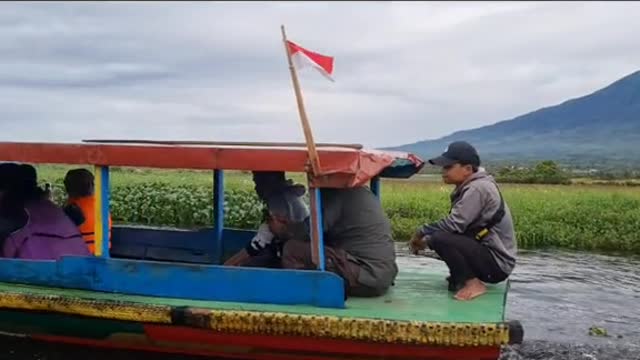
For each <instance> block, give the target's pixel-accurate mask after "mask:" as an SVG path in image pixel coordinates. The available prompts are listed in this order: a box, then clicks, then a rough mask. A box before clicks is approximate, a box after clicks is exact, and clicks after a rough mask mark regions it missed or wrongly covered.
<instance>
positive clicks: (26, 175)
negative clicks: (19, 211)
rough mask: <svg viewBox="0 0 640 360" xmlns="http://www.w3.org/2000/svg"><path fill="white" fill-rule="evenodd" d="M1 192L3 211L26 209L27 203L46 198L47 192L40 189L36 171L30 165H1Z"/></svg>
mask: <svg viewBox="0 0 640 360" xmlns="http://www.w3.org/2000/svg"><path fill="white" fill-rule="evenodd" d="M0 190H2V191H4V192H6V193H5V196H4V197H3V204H2V207H3V211H11V209H16V208H21V207H24V205H25V203H26V202H29V201H32V200H39V199H43V198H45V197H46V191H45V190H43V189H42V188H40V187H38V177H37V173H36V169H35V168H34V167H33V166H32V165H29V164H16V163H2V164H0Z"/></svg>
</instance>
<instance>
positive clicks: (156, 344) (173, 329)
mask: <svg viewBox="0 0 640 360" xmlns="http://www.w3.org/2000/svg"><path fill="white" fill-rule="evenodd" d="M0 319H2V320H0V331H2V332H4V333H11V334H15V335H18V336H26V337H28V338H31V339H33V340H38V341H46V342H52V343H60V344H72V345H78V346H91V347H101V348H112V349H125V350H137V351H152V352H160V353H173V354H176V353H177V354H185V355H194V356H207V357H215V358H224V359H255V360H275V359H283V360H286V359H292V360H293V359H300V360H324V359H482V360H484V359H497V358H498V357H499V353H500V347H499V346H472V347H460V346H425V345H410V344H386V343H380V342H367V341H350V340H343V339H327V338H314V337H303V336H285V335H259V334H242V333H224V332H218V331H214V330H210V329H197V328H191V327H186V326H175V325H159V324H149V323H137V322H131V321H114V320H107V319H98V318H90V317H83V316H73V315H64V314H52V313H47V312H30V311H0Z"/></svg>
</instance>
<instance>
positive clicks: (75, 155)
mask: <svg viewBox="0 0 640 360" xmlns="http://www.w3.org/2000/svg"><path fill="white" fill-rule="evenodd" d="M318 157H319V158H320V164H321V168H322V174H321V175H320V176H318V177H316V178H314V179H312V184H313V185H315V186H320V187H353V186H361V185H364V184H366V183H367V182H368V181H369V180H370V179H371V178H373V177H375V176H378V175H381V173H383V171H385V172H386V174H382V175H383V176H389V177H409V176H411V175H413V174H415V173H416V172H417V171H419V170H420V168H421V167H422V166H423V165H424V162H423V161H422V160H421V159H420V158H418V157H417V156H415V155H412V154H408V153H402V152H389V151H379V150H365V149H355V148H349V147H321V148H318ZM0 161H15V162H25V163H44V164H78V165H103V166H104V165H108V166H131V167H153V168H165V169H225V170H248V171H287V172H305V171H306V170H307V167H306V166H307V161H308V156H307V150H306V148H305V147H301V146H298V147H295V146H292V147H285V146H282V147H280V146H276V147H273V146H220V145H216V146H209V145H157V144H154V145H145V144H126V145H125V144H93V143H80V144H78V143H75V144H68V143H66V144H65V143H11V142H0ZM395 167H398V169H399V170H398V171H395V170H394V168H395Z"/></svg>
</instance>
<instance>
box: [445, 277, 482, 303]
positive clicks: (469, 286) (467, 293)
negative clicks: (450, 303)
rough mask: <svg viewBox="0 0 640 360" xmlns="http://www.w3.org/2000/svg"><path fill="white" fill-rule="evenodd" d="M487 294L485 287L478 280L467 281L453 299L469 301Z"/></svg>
mask: <svg viewBox="0 0 640 360" xmlns="http://www.w3.org/2000/svg"><path fill="white" fill-rule="evenodd" d="M485 292H487V287H486V286H485V285H484V283H483V282H482V281H480V280H479V279H478V278H473V279H471V280H467V282H466V283H465V284H464V287H463V288H462V289H460V291H458V292H457V293H456V294H455V295H454V296H453V297H454V298H456V299H457V300H462V301H466V300H471V299H473V298H475V297H478V296H480V295H482V294H484V293H485Z"/></svg>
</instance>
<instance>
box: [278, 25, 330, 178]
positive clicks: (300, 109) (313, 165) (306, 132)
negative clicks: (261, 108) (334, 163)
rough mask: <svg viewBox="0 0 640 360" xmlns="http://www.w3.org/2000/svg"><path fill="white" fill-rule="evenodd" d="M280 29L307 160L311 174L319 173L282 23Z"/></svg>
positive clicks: (300, 92) (311, 137) (314, 146)
mask: <svg viewBox="0 0 640 360" xmlns="http://www.w3.org/2000/svg"><path fill="white" fill-rule="evenodd" d="M280 29H281V30H282V42H283V44H284V48H285V51H286V53H287V61H288V62H289V71H290V72H291V81H292V82H293V89H294V91H295V94H296V101H297V103H298V114H299V115H300V121H301V122H302V131H303V132H304V137H305V140H306V143H307V150H308V152H309V161H310V162H311V170H312V171H313V175H315V176H317V175H320V158H319V157H318V151H317V150H316V145H315V143H314V141H313V133H312V132H311V125H309V119H308V118H307V112H306V110H305V108H304V100H303V98H302V91H301V90H300V82H299V81H298V74H297V73H296V69H295V67H294V66H293V60H292V59H291V48H290V47H289V43H288V41H287V34H286V32H285V30H284V25H281V26H280Z"/></svg>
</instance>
